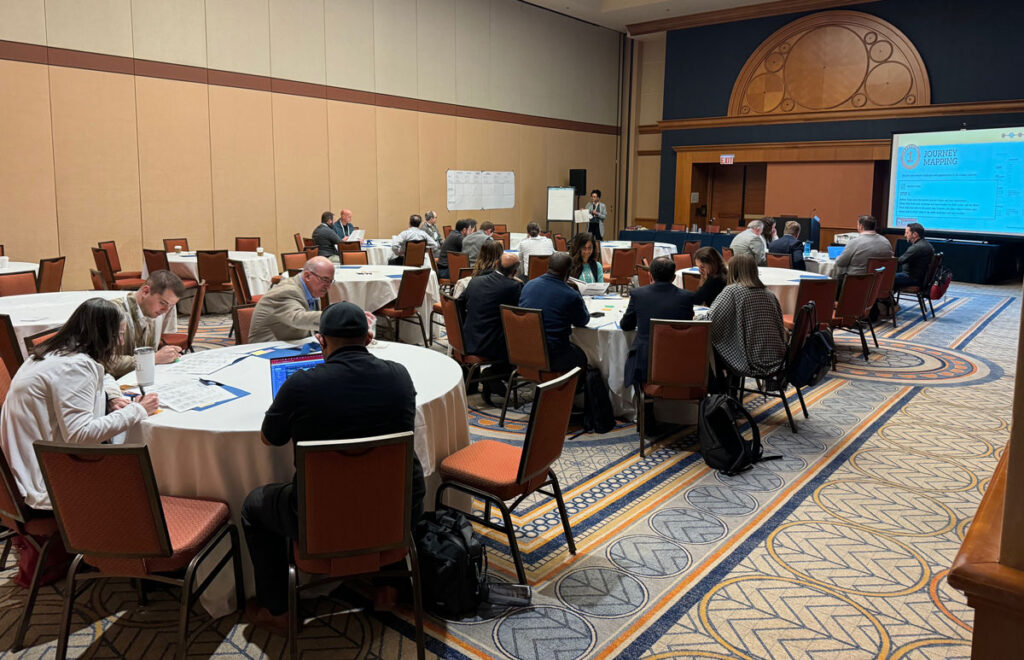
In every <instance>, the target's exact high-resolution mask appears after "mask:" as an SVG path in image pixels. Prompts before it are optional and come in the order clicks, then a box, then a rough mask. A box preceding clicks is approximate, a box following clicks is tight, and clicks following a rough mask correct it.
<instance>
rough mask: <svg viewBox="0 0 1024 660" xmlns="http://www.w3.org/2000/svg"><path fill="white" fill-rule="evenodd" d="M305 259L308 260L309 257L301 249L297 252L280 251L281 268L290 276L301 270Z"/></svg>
mask: <svg viewBox="0 0 1024 660" xmlns="http://www.w3.org/2000/svg"><path fill="white" fill-rule="evenodd" d="M307 261H309V258H308V257H307V256H306V253H305V252H304V251H302V250H300V251H298V252H282V253H281V270H282V272H287V273H288V274H289V275H291V276H295V275H298V274H299V273H301V272H302V268H303V266H305V265H306V262H307Z"/></svg>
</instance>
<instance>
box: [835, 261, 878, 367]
mask: <svg viewBox="0 0 1024 660" xmlns="http://www.w3.org/2000/svg"><path fill="white" fill-rule="evenodd" d="M874 286H875V274H874V273H865V274H864V275H847V276H846V277H845V278H844V279H843V288H842V290H840V291H839V300H837V301H836V306H835V311H834V312H833V313H832V319H831V320H830V321H829V327H830V328H833V329H840V330H846V331H848V332H856V333H858V334H859V335H860V343H861V348H862V349H863V351H864V359H865V360H867V359H868V353H869V351H868V340H867V338H866V337H865V336H864V321H863V317H864V308H865V306H866V305H867V300H868V296H869V295H871V292H872V291H873V290H874Z"/></svg>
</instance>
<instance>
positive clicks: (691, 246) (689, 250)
mask: <svg viewBox="0 0 1024 660" xmlns="http://www.w3.org/2000/svg"><path fill="white" fill-rule="evenodd" d="M699 249H700V241H686V242H685V243H683V253H684V254H688V255H690V256H691V257H692V256H693V253H694V252H696V251H697V250H699Z"/></svg>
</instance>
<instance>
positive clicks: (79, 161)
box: [50, 67, 142, 289]
mask: <svg viewBox="0 0 1024 660" xmlns="http://www.w3.org/2000/svg"><path fill="white" fill-rule="evenodd" d="M50 97H51V107H52V113H53V155H54V175H55V176H54V179H55V182H56V190H57V217H58V219H59V222H60V235H59V238H60V251H61V254H64V255H66V256H67V258H68V260H67V264H66V266H65V270H64V288H65V289H87V288H90V283H89V268H93V267H94V264H93V260H92V252H91V251H90V250H89V247H90V246H94V245H96V243H97V242H98V241H103V240H111V239H116V240H117V247H118V252H119V253H120V256H121V265H122V267H123V268H124V269H125V270H138V269H140V268H141V267H142V228H141V222H140V218H141V211H140V208H139V153H138V142H137V140H136V120H135V81H134V79H133V78H132V77H131V76H124V75H120V74H115V73H101V72H97V71H84V70H80V69H65V68H60V67H53V68H51V69H50Z"/></svg>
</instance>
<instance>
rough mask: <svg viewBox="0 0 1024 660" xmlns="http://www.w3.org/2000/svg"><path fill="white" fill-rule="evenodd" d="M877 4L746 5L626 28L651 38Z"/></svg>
mask: <svg viewBox="0 0 1024 660" xmlns="http://www.w3.org/2000/svg"><path fill="white" fill-rule="evenodd" d="M877 1H878V0H776V1H775V2H766V3H764V4H759V5H747V6H744V7H733V8H732V9H719V10H716V11H705V12H701V13H699V14H689V15H687V16H673V17H672V18H659V19H658V20H655V21H644V22H642V23H632V24H630V25H627V26H626V31H627V32H628V34H629V36H631V37H636V36H639V35H642V34H654V33H655V32H667V31H668V30H687V29H689V28H695V27H701V26H704V25H715V24H718V23H732V22H734V21H748V20H750V19H752V18H764V17H765V16H780V15H782V14H796V13H799V12H805V11H820V10H822V9H834V8H836V7H845V6H847V5H862V4H865V3H868V2H877Z"/></svg>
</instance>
